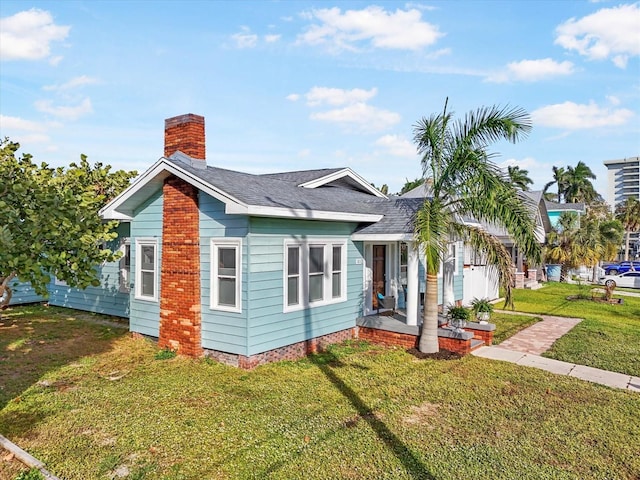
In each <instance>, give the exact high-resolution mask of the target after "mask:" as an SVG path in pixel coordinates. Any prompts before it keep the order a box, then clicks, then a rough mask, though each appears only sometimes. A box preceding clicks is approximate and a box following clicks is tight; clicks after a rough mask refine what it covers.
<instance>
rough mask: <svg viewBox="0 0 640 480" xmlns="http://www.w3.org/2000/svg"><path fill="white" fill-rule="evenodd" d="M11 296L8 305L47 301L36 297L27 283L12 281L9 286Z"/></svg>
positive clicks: (39, 296)
mask: <svg viewBox="0 0 640 480" xmlns="http://www.w3.org/2000/svg"><path fill="white" fill-rule="evenodd" d="M9 288H11V291H12V294H13V295H12V296H11V301H10V302H9V305H25V304H27V303H37V302H44V301H46V300H47V299H46V298H44V297H43V296H41V295H38V294H37V293H36V292H35V291H34V290H33V287H32V286H31V284H30V283H29V282H20V281H18V280H14V281H13V282H11V283H10V284H9Z"/></svg>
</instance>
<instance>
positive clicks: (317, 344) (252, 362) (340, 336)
mask: <svg viewBox="0 0 640 480" xmlns="http://www.w3.org/2000/svg"><path fill="white" fill-rule="evenodd" d="M356 330H357V329H356V328H348V329H346V330H340V331H339V332H334V333H330V334H328V335H323V336H320V337H316V338H312V339H311V340H307V341H304V342H298V343H293V344H291V345H287V346H285V347H281V348H276V349H274V350H269V351H267V352H263V353H258V354H256V355H251V356H249V357H247V356H245V355H236V354H233V353H225V352H219V351H216V350H205V351H204V355H205V356H206V357H208V358H213V359H215V360H217V361H219V362H221V363H224V364H226V365H231V366H233V367H240V368H242V369H245V370H251V369H253V368H255V367H257V366H258V365H264V364H265V363H271V362H279V361H281V360H299V359H301V358H304V357H305V356H307V355H309V354H310V353H318V352H321V351H323V350H324V349H326V347H327V346H329V345H331V344H334V343H341V342H344V341H346V340H351V339H353V338H356V336H357V335H356Z"/></svg>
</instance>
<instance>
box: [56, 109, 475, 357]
mask: <svg viewBox="0 0 640 480" xmlns="http://www.w3.org/2000/svg"><path fill="white" fill-rule="evenodd" d="M204 131H205V130H204V118H203V117H201V116H198V115H193V114H187V115H182V116H178V117H174V118H170V119H167V120H166V121H165V151H164V157H162V158H160V159H159V160H158V161H157V162H156V163H154V164H153V165H152V166H151V167H150V168H149V169H148V170H146V171H145V172H144V173H143V174H141V175H140V176H139V177H138V178H137V179H136V181H135V182H134V183H133V184H132V185H131V186H130V187H129V188H128V189H127V190H125V191H124V192H123V193H122V194H120V195H119V196H118V197H116V198H115V199H114V200H112V201H111V202H110V203H109V204H108V205H106V206H105V207H104V208H103V209H102V210H101V212H100V214H101V215H102V217H103V218H105V219H116V220H120V222H121V224H120V227H119V232H118V233H119V238H118V240H116V242H117V243H114V245H111V246H110V247H111V248H120V249H121V250H122V252H123V257H122V259H121V260H120V262H118V263H117V264H105V265H103V266H101V271H100V274H101V278H102V285H101V287H96V288H88V289H86V290H84V291H81V290H77V289H72V288H69V287H67V286H66V285H60V284H57V283H56V282H53V283H52V285H51V289H50V298H49V303H50V304H52V305H60V306H67V307H71V308H78V309H83V310H90V311H95V312H102V313H108V314H112V315H118V316H123V317H128V318H129V325H130V330H131V331H132V332H134V333H137V334H141V335H144V336H149V337H153V338H157V339H158V343H159V345H160V346H161V347H165V348H170V349H173V350H177V351H178V352H179V353H181V354H185V355H191V356H202V355H207V356H210V357H213V358H217V359H219V360H220V361H223V362H225V363H229V364H233V365H237V366H240V367H244V368H251V367H253V366H255V365H258V364H261V363H265V362H268V361H274V360H279V359H285V358H297V357H300V356H303V355H305V354H306V353H308V352H310V351H314V350H316V349H317V348H319V347H322V346H323V345H325V344H328V343H335V342H338V341H342V340H344V339H348V338H353V337H354V336H355V335H357V324H356V321H357V319H358V318H361V317H364V316H367V315H373V314H375V313H377V312H379V311H380V310H385V309H396V308H398V309H402V311H403V312H406V320H405V322H406V323H407V324H408V325H418V323H419V321H418V319H419V310H420V303H421V298H422V292H424V269H423V266H422V262H421V261H420V255H419V253H418V250H417V249H416V248H414V246H413V244H412V240H413V235H412V232H413V224H412V219H413V215H414V213H415V211H416V209H417V208H419V206H420V204H421V201H422V200H420V199H412V198H394V197H391V198H389V197H387V196H386V195H384V194H382V193H381V192H379V191H378V190H377V189H375V188H373V187H372V186H371V185H370V184H369V183H368V182H367V181H366V180H364V179H363V178H362V177H361V176H359V175H358V174H357V173H355V172H354V171H352V170H351V169H349V168H333V169H318V170H306V171H296V172H285V173H273V174H263V175H254V174H248V173H242V172H237V171H232V170H226V169H222V168H217V167H213V166H210V165H207V163H206V160H205V135H204ZM460 249H461V245H457V244H455V243H454V244H452V245H451V252H452V259H454V265H455V269H454V281H453V291H454V298H452V299H451V300H452V301H459V300H461V299H462V266H463V258H462V257H463V255H461V254H460ZM458 273H459V275H458ZM378 294H380V295H378ZM380 297H383V298H384V304H383V302H382V301H380V300H379V298H380ZM391 298H392V300H391V301H392V303H391V304H389V300H390V299H391ZM383 307H384V308H383Z"/></svg>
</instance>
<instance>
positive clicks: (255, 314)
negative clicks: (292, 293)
mask: <svg viewBox="0 0 640 480" xmlns="http://www.w3.org/2000/svg"><path fill="white" fill-rule="evenodd" d="M355 227H356V225H355V224H349V223H340V222H322V221H308V220H289V219H271V218H257V217H252V218H251V219H250V224H249V235H248V239H247V244H248V246H249V253H250V255H249V260H248V273H249V275H250V282H249V286H248V320H247V322H248V325H247V331H248V338H247V355H254V354H257V353H261V352H265V351H268V350H272V349H274V348H278V347H283V346H286V345H290V344H293V343H297V342H302V341H305V340H309V339H311V338H314V337H318V336H320V335H326V334H329V333H333V332H337V331H340V330H344V329H347V328H353V327H354V326H355V321H356V318H357V317H358V316H359V315H360V312H361V311H362V282H363V278H362V271H363V270H362V262H361V263H360V264H356V261H357V259H362V255H361V252H360V251H359V250H358V249H357V248H356V246H355V245H354V244H353V242H352V241H351V240H350V239H349V237H350V235H351V233H352V232H353V230H354V229H355ZM309 238H314V239H322V238H327V239H329V238H330V239H345V240H346V248H347V252H346V257H347V261H346V282H347V285H346V291H347V295H346V300H345V301H342V302H340V303H332V304H329V305H321V306H315V307H311V308H307V309H303V310H296V311H291V312H284V242H285V241H286V240H294V239H295V240H303V239H309Z"/></svg>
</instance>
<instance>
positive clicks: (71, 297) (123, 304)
mask: <svg viewBox="0 0 640 480" xmlns="http://www.w3.org/2000/svg"><path fill="white" fill-rule="evenodd" d="M129 231H130V229H129V224H128V223H124V222H123V223H121V224H120V225H119V226H118V228H117V229H116V233H117V234H118V238H116V239H115V240H112V241H111V242H109V243H108V244H107V248H108V249H109V250H112V251H117V250H118V249H119V248H120V242H121V239H122V238H126V237H128V236H129ZM97 272H98V279H99V280H100V286H99V287H91V286H90V287H87V288H85V289H84V290H80V289H78V288H71V287H67V286H64V285H56V283H55V282H51V283H50V284H49V304H50V305H55V306H58V307H67V308H75V309H76V310H86V311H89V312H94V313H103V314H105V315H114V316H116V317H125V318H126V317H128V316H129V293H126V292H121V291H120V261H116V262H109V263H105V264H104V265H101V266H100V267H98V268H97Z"/></svg>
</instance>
